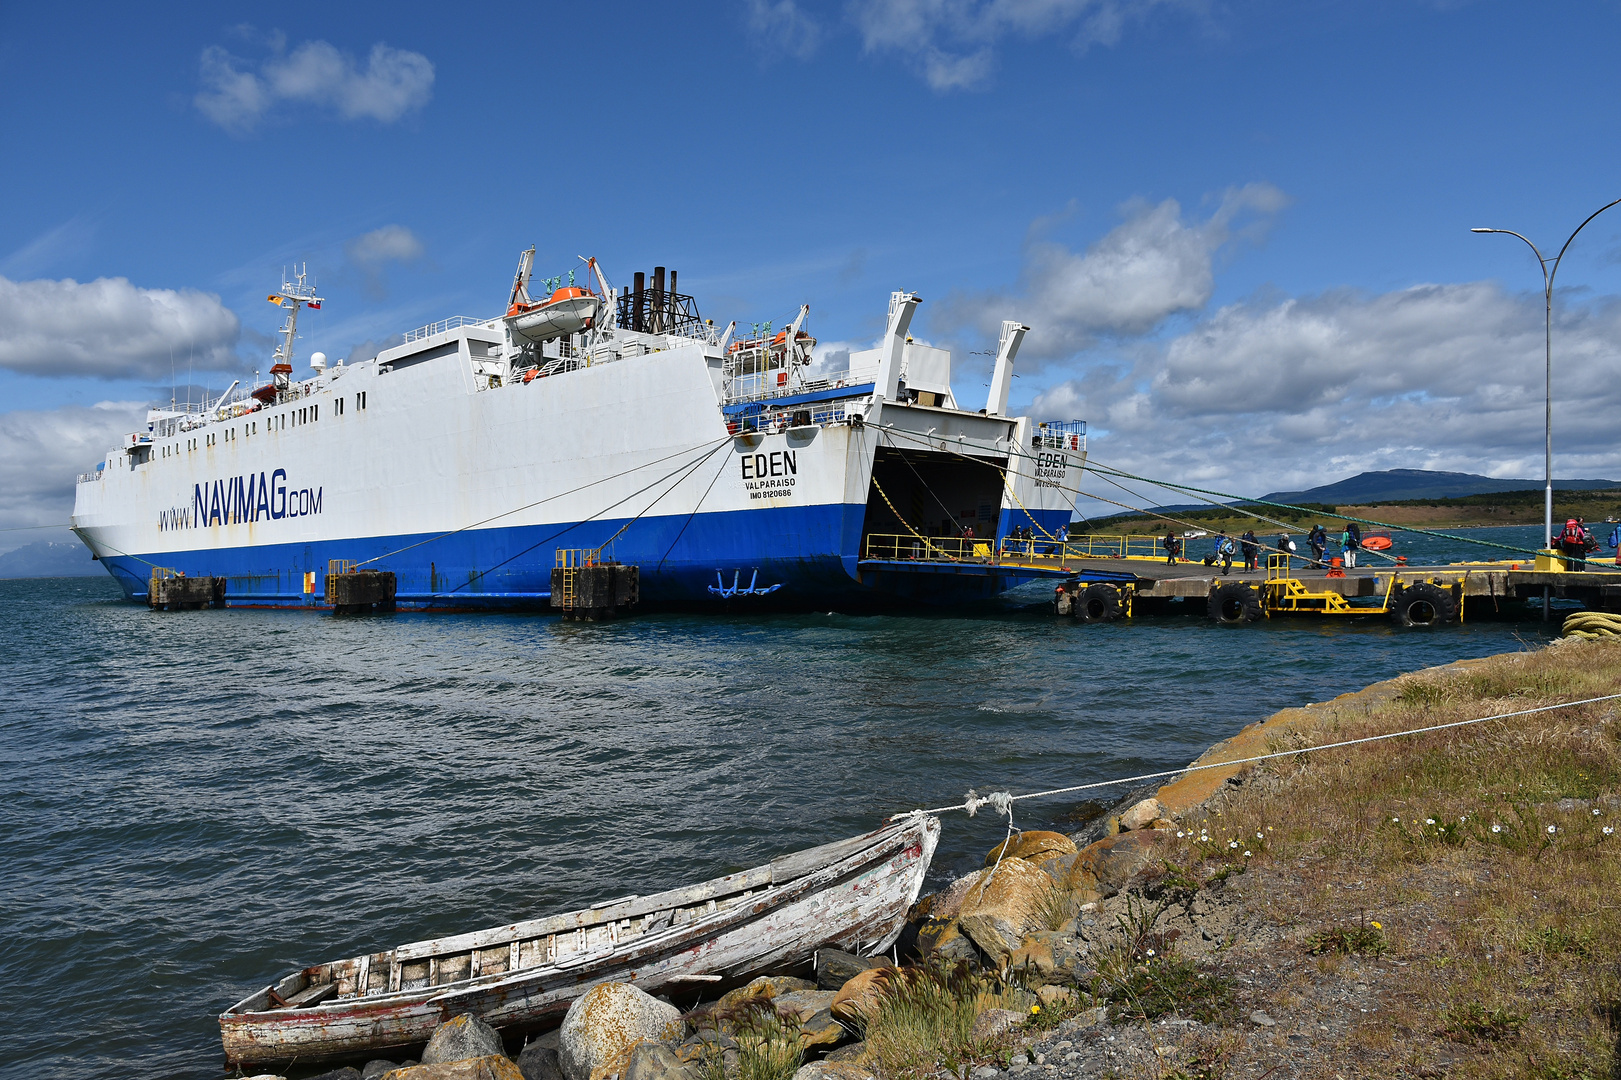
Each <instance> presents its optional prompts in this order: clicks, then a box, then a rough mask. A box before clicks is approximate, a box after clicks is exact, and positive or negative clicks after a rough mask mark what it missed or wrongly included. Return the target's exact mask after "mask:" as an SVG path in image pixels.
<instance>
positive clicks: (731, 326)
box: [720, 319, 737, 352]
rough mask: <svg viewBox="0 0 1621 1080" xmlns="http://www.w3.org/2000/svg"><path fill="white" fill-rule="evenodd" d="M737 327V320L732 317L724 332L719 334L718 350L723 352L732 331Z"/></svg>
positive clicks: (729, 340) (729, 342) (730, 339)
mask: <svg viewBox="0 0 1621 1080" xmlns="http://www.w3.org/2000/svg"><path fill="white" fill-rule="evenodd" d="M736 329H737V320H736V319H733V320H732V321H731V322H729V323H727V324H726V332H725V333H724V334H722V335H721V336H720V351H721V352H725V351H726V346H727V345H729V344H731V341H732V331H733V330H736Z"/></svg>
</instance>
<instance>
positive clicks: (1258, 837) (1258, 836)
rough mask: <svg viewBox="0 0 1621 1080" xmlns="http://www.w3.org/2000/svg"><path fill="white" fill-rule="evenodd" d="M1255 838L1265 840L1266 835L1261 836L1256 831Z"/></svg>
mask: <svg viewBox="0 0 1621 1080" xmlns="http://www.w3.org/2000/svg"><path fill="white" fill-rule="evenodd" d="M1255 839H1257V840H1265V839H1266V837H1264V836H1262V835H1261V834H1260V833H1256V834H1255Z"/></svg>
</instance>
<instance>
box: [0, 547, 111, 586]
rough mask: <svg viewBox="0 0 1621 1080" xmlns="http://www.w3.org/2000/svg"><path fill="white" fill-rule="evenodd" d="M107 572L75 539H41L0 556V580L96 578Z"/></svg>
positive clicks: (87, 549)
mask: <svg viewBox="0 0 1621 1080" xmlns="http://www.w3.org/2000/svg"><path fill="white" fill-rule="evenodd" d="M104 573H106V571H105V570H103V569H102V568H101V564H100V563H98V562H96V561H95V560H93V559H91V558H90V549H89V548H87V547H85V546H84V545H83V544H81V543H79V542H78V541H77V540H40V541H38V542H36V543H32V544H26V545H24V546H23V547H20V548H17V549H16V550H15V551H8V552H6V553H5V554H4V555H0V578H38V577H95V576H96V575H98V574H104Z"/></svg>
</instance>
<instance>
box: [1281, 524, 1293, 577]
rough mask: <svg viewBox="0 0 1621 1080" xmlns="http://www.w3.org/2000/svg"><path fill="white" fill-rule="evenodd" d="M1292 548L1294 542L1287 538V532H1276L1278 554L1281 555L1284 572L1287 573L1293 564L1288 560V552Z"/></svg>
mask: <svg viewBox="0 0 1621 1080" xmlns="http://www.w3.org/2000/svg"><path fill="white" fill-rule="evenodd" d="M1294 550H1295V542H1294V541H1293V540H1291V539H1289V534H1288V533H1286V532H1280V533H1279V534H1278V554H1279V555H1282V556H1283V570H1284V573H1288V572H1289V570H1290V569H1292V568H1293V566H1294V564H1293V563H1292V562H1290V561H1289V554H1290V552H1292V551H1294Z"/></svg>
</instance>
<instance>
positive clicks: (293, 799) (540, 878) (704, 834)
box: [0, 529, 1546, 1078]
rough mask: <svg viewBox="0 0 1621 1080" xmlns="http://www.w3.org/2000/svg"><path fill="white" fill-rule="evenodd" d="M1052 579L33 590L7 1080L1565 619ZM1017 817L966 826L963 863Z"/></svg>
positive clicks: (184, 1041)
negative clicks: (1305, 612)
mask: <svg viewBox="0 0 1621 1080" xmlns="http://www.w3.org/2000/svg"><path fill="white" fill-rule="evenodd" d="M1515 531H1516V530H1494V532H1495V533H1500V534H1506V533H1511V532H1515ZM1518 531H1525V530H1518ZM1530 532H1531V533H1532V534H1533V535H1534V532H1535V530H1534V529H1533V530H1530ZM1415 554H1416V552H1415ZM1048 594H1049V590H1048V588H1047V587H1046V586H1042V585H1035V586H1031V587H1029V588H1027V589H1026V590H1024V591H1023V592H1021V593H1019V594H1017V595H1014V596H1012V597H1010V598H1009V599H1008V600H1007V601H1006V602H1004V603H1001V604H999V605H996V606H994V607H991V608H987V609H985V610H983V611H979V612H976V613H974V614H973V615H971V616H967V617H948V616H943V615H936V616H922V617H897V616H890V617H873V616H869V617H854V616H846V615H837V614H816V615H804V616H781V617H769V618H763V617H748V616H746V615H740V616H739V617H736V618H731V619H721V618H705V617H696V616H679V615H648V616H642V617H638V618H634V619H630V620H627V621H624V622H621V623H610V624H602V625H575V624H566V623H563V622H561V621H559V620H557V619H555V618H551V617H545V616H497V615H412V614H400V615H394V616H383V617H372V618H360V619H334V618H331V617H328V616H321V615H313V614H305V613H287V612H260V611H199V612H184V613H153V612H149V611H147V610H146V609H144V608H141V607H136V606H132V605H129V604H126V603H123V602H121V601H119V600H117V599H116V595H117V590H116V589H115V588H114V586H113V584H112V582H111V581H110V580H103V579H59V580H48V581H0V611H3V613H4V614H3V618H0V764H3V769H4V776H5V778H6V784H5V788H6V791H5V798H4V799H3V800H0V838H3V848H0V851H3V853H4V856H5V860H4V870H5V885H4V887H3V888H0V926H3V927H4V933H3V935H0V972H3V974H4V977H3V978H0V1008H3V1011H4V1015H5V1017H6V1023H5V1024H4V1025H3V1026H0V1075H4V1076H7V1077H11V1076H17V1077H22V1076H28V1077H121V1078H123V1077H170V1076H178V1077H217V1076H219V1075H221V1074H222V1072H223V1069H222V1064H221V1062H222V1059H221V1055H220V1051H219V1042H218V1030H217V1027H216V1025H215V1020H214V1016H215V1014H216V1013H217V1012H219V1010H220V1009H222V1008H223V1007H225V1006H226V1005H228V1004H230V1003H231V1002H233V1001H235V1000H236V999H237V998H239V997H241V996H242V995H243V994H244V993H246V992H247V991H248V990H249V989H250V988H252V987H255V986H262V985H264V983H265V982H267V981H268V980H269V979H270V978H271V977H272V976H273V975H276V974H279V973H282V972H284V971H286V970H288V969H290V968H293V967H296V966H299V965H301V964H304V963H313V962H315V961H319V960H326V959H333V958H336V957H340V956H349V955H354V954H356V953H359V952H361V951H364V950H371V949H377V948H383V947H386V946H389V945H392V944H397V943H400V942H402V941H407V940H414V939H417V938H423V937H429V936H433V935H437V934H443V933H449V932H454V931H460V930H468V929H474V928H478V927H482V926H485V925H490V924H495V923H500V922H504V921H508V920H513V919H517V918H521V917H526V916H533V915H536V914H540V913H545V912H549V911H554V910H560V909H566V908H569V907H572V906H576V905H579V904H582V903H585V902H588V901H590V900H593V899H602V898H607V897H613V896H620V895H624V894H626V893H632V892H647V891H650V890H652V889H656V888H662V887H667V886H672V885H676V884H679V883H686V882H692V881H697V880H701V879H704V878H707V877H711V876H714V875H716V874H720V873H724V872H727V871H729V870H734V869H738V868H741V867H744V866H749V865H755V864H758V863H760V862H762V861H764V860H766V859H768V858H769V857H771V856H772V855H775V854H779V853H781V852H784V851H788V850H793V849H796V848H800V847H804V846H808V845H811V844H815V843H821V842H824V841H827V840H832V839H836V838H839V837H843V836H848V835H853V834H856V833H858V832H861V831H864V830H867V829H869V828H872V827H873V826H874V825H875V824H876V823H877V822H878V821H879V819H880V818H882V817H883V816H885V815H887V814H890V813H894V812H895V811H898V810H905V809H910V808H913V807H916V806H919V805H928V806H933V805H942V804H946V803H951V802H956V801H959V800H960V799H961V798H962V795H963V793H964V792H965V791H966V790H967V789H968V788H970V787H977V788H979V789H980V790H981V791H983V790H986V789H996V788H1008V789H1011V790H1014V791H1030V790H1037V789H1042V788H1049V787H1057V786H1060V785H1064V784H1072V783H1080V782H1085V781H1089V780H1098V779H1105V778H1109V777H1116V776H1124V775H1129V774H1131V773H1136V772H1143V771H1148V770H1153V769H1158V768H1170V767H1175V766H1178V765H1182V764H1186V763H1187V762H1188V761H1189V760H1191V759H1192V758H1194V757H1196V756H1197V755H1198V754H1199V753H1201V752H1202V751H1203V750H1204V748H1205V747H1206V746H1208V745H1209V744H1210V743H1211V742H1214V741H1216V740H1218V739H1220V738H1223V737H1225V736H1227V735H1229V734H1231V733H1232V732H1233V731H1235V730H1236V729H1237V728H1239V727H1241V726H1242V725H1244V724H1246V723H1248V722H1250V721H1252V720H1255V719H1257V718H1259V717H1262V716H1265V715H1267V714H1268V713H1270V712H1272V711H1274V710H1276V709H1278V708H1282V707H1284V706H1289V705H1299V704H1302V703H1305V702H1308V701H1320V700H1323V699H1324V698H1327V697H1330V696H1332V695H1334V694H1337V693H1341V692H1344V691H1347V690H1353V689H1356V688H1358V687H1360V686H1363V685H1365V684H1367V683H1369V682H1373V681H1375V680H1378V679H1384V678H1389V677H1391V676H1393V675H1396V674H1398V673H1400V672H1404V671H1410V670H1413V669H1415V668H1421V667H1425V666H1428V665H1431V664H1438V663H1445V662H1447V661H1450V660H1453V659H1456V658H1458V657H1463V656H1482V655H1487V654H1491V653H1496V652H1503V651H1508V650H1515V649H1520V648H1522V647H1525V646H1527V645H1532V644H1536V643H1538V642H1540V641H1541V640H1543V639H1544V636H1545V632H1546V631H1545V628H1544V626H1543V625H1542V624H1540V623H1535V622H1475V623H1471V624H1470V625H1468V626H1464V627H1461V628H1459V627H1454V628H1449V629H1446V630H1443V631H1439V632H1433V633H1425V632H1412V631H1408V632H1401V631H1397V630H1394V629H1392V628H1390V627H1389V626H1388V625H1386V624H1385V623H1384V622H1382V621H1380V620H1377V619H1369V620H1359V621H1356V622H1353V623H1348V624H1337V625H1334V624H1325V623H1315V622H1303V621H1283V620H1272V621H1270V622H1267V623H1263V624H1257V625H1254V626H1249V627H1243V628H1227V629H1223V628H1218V627H1215V626H1213V625H1210V624H1208V623H1206V622H1205V621H1204V620H1203V619H1202V618H1201V617H1198V616H1199V615H1202V612H1199V613H1196V614H1190V615H1189V616H1186V617H1179V616H1170V617H1163V618H1157V619H1146V620H1140V621H1138V622H1137V623H1135V624H1133V625H1129V626H1128V625H1121V624H1114V625H1107V626H1081V625H1076V624H1073V623H1070V622H1069V621H1068V620H1063V621H1059V620H1056V619H1054V618H1052V617H1051V616H1050V615H1049V614H1047V609H1046V607H1045V606H1044V604H1043V603H1042V602H1043V601H1044V600H1045V598H1046V596H1047V595H1048ZM1068 808H1069V804H1067V803H1066V802H1064V801H1063V800H1055V801H1053V802H1051V803H1047V804H1042V803H1025V804H1021V805H1020V807H1019V809H1018V815H1019V817H1018V822H1019V824H1020V825H1022V826H1024V827H1031V826H1039V825H1043V824H1046V823H1048V822H1049V821H1050V820H1051V819H1052V818H1054V817H1055V816H1057V815H1059V814H1061V813H1063V812H1064V811H1065V810H1067V809H1068ZM1001 831H1002V826H1001V825H1000V824H999V823H998V820H997V819H995V818H990V819H987V818H986V817H985V816H983V815H982V816H981V817H979V818H977V819H974V820H969V819H967V818H966V817H964V816H962V815H960V814H957V815H949V816H948V817H947V819H946V821H945V830H944V837H943V840H942V843H941V848H940V852H939V854H938V855H937V856H936V861H935V873H936V875H937V876H939V875H944V874H945V873H948V872H951V871H952V870H954V869H960V868H964V867H967V866H971V865H977V864H978V862H979V860H980V858H981V857H982V853H983V852H984V851H985V850H986V849H987V848H988V847H990V846H991V845H992V844H993V843H995V842H996V841H997V840H999V839H1000V835H1001Z"/></svg>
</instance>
